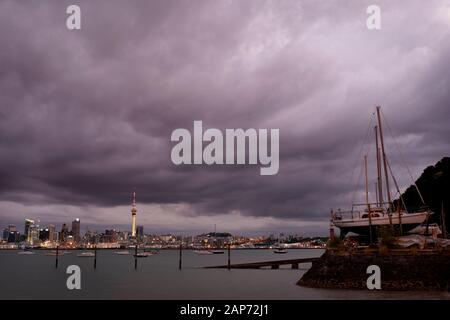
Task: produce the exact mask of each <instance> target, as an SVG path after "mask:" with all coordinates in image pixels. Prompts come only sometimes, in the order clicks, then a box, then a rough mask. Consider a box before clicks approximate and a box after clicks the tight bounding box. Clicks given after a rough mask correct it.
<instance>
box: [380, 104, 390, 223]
mask: <svg viewBox="0 0 450 320" xmlns="http://www.w3.org/2000/svg"><path fill="white" fill-rule="evenodd" d="M380 108H381V107H380V106H377V117H378V129H379V130H380V143H381V153H382V156H383V167H384V177H385V179H386V193H387V198H388V203H389V208H388V210H389V224H391V225H392V219H391V218H390V215H391V211H392V201H391V191H390V188H389V175H388V168H387V164H386V151H385V149H384V139H383V128H382V127H381V116H380Z"/></svg>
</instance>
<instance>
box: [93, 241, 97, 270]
mask: <svg viewBox="0 0 450 320" xmlns="http://www.w3.org/2000/svg"><path fill="white" fill-rule="evenodd" d="M94 269H97V246H95V247H94Z"/></svg>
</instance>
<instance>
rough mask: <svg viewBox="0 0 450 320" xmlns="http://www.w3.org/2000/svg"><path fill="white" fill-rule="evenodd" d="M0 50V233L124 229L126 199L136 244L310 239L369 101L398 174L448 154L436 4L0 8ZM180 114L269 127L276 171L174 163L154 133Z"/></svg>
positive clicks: (346, 188) (353, 151) (446, 52)
mask: <svg viewBox="0 0 450 320" xmlns="http://www.w3.org/2000/svg"><path fill="white" fill-rule="evenodd" d="M70 4H78V5H80V7H81V12H82V19H81V25H82V29H81V30H77V31H74V30H68V29H67V28H66V18H67V14H66V7H67V6H68V5H70ZM370 4H377V5H379V6H380V8H381V30H376V31H374V30H368V29H367V27H366V19H367V17H368V15H367V13H366V8H367V6H368V5H370ZM0 41H1V46H0V227H2V228H3V227H5V226H6V225H8V224H10V223H12V224H17V225H18V226H20V228H22V224H23V219H24V218H26V217H29V218H35V219H40V221H41V224H48V223H56V224H57V226H58V229H59V228H60V224H61V223H62V222H70V221H72V220H73V219H74V218H76V217H78V218H81V221H82V224H83V226H84V228H86V227H89V228H91V229H97V228H98V229H103V228H105V227H117V228H122V229H127V228H128V229H129V228H130V226H129V224H130V201H131V199H130V194H131V192H132V191H133V190H134V189H135V190H136V191H137V194H138V224H143V225H144V226H145V230H146V232H158V233H162V232H178V233H195V232H204V231H211V230H212V229H213V227H214V224H217V229H218V231H230V232H233V233H253V234H258V233H278V232H289V233H299V234H308V235H309V234H326V233H327V228H328V217H329V210H330V208H337V207H341V208H345V207H348V206H349V205H350V204H351V200H352V198H353V197H355V192H354V190H355V189H356V187H357V183H355V181H353V180H357V179H354V176H357V175H358V170H355V169H354V168H356V167H358V166H359V164H360V162H361V161H360V160H361V159H360V158H359V156H360V153H359V152H360V150H361V144H362V143H363V141H364V137H365V134H366V132H367V128H368V126H369V127H370V126H371V125H373V123H372V124H371V125H369V121H370V119H373V116H372V114H373V112H374V106H375V105H381V106H382V110H383V114H384V115H385V117H386V118H387V119H388V121H389V126H390V129H391V130H390V131H392V136H393V137H395V140H396V142H397V143H398V145H399V146H400V149H401V151H402V154H403V157H404V158H405V159H406V161H407V163H408V164H409V167H410V171H411V173H412V175H413V176H414V178H417V177H418V176H419V175H420V173H421V172H422V170H423V169H424V168H425V167H426V166H428V165H430V164H434V163H435V162H437V161H438V160H439V159H441V158H442V157H443V156H446V155H447V156H448V155H449V150H450V139H449V137H450V125H449V123H450V82H449V80H450V72H449V71H450V69H449V68H450V64H449V61H450V60H449V57H450V1H449V0H431V1H426V2H424V1H419V0H411V1H410V0H408V1H406V0H405V1H370V2H369V1H367V2H366V1H359V0H358V1H356V0H355V1H337V0H336V1H331V0H330V1H312V0H311V1H299V0H295V1H288V0H281V1H261V0H245V1H244V0H240V1H237V0H235V1H230V0H217V1H209V0H195V1H183V0H182V1H167V0H164V1H162V0H161V1H118V0H114V1H111V0H108V1H106V0H105V1H103V0H96V1H76V0H71V1H60V0H53V1H52V0H41V1H34V0H33V1H31V0H28V1H16V0H11V1H8V0H0ZM194 120H202V121H203V126H204V127H205V128H219V129H221V130H223V129H225V128H244V129H247V128H256V129H259V128H269V129H270V128H279V129H280V170H279V173H278V174H277V175H274V176H261V175H259V166H218V165H216V166H209V167H207V166H203V165H197V166H176V165H174V164H173V163H172V162H171V159H170V152H171V149H172V147H173V145H174V143H173V142H171V141H170V135H171V133H172V131H173V130H174V129H176V128H187V129H189V130H192V126H193V121H194ZM386 140H387V141H386V143H387V145H388V152H389V156H390V160H391V163H392V166H393V167H394V170H395V171H396V172H397V173H398V179H399V181H400V183H401V185H402V186H406V185H408V184H410V183H411V179H410V178H409V175H408V174H407V171H406V170H405V169H404V167H403V166H401V157H400V156H399V155H398V152H397V150H396V148H395V147H394V146H395V143H394V141H393V139H392V137H391V135H390V132H389V130H388V129H387V128H386ZM363 150H364V149H363ZM368 150H369V149H368ZM372 155H373V153H372ZM357 164H358V165H357ZM372 164H373V162H372ZM355 171H356V173H355ZM372 178H373V177H372ZM372 180H373V179H372ZM358 198H361V193H360V191H358V192H356V199H358ZM360 200H362V198H361V199H360Z"/></svg>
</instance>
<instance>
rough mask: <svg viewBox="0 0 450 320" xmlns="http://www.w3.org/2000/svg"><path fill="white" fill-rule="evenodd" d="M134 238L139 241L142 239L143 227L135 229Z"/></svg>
mask: <svg viewBox="0 0 450 320" xmlns="http://www.w3.org/2000/svg"><path fill="white" fill-rule="evenodd" d="M136 237H137V238H138V239H140V240H142V238H143V237H144V226H137V227H136Z"/></svg>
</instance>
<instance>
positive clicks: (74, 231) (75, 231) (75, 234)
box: [72, 218, 81, 242]
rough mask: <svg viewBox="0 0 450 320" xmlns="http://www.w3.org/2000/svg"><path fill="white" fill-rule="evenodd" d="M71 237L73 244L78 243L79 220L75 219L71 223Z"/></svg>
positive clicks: (79, 238)
mask: <svg viewBox="0 0 450 320" xmlns="http://www.w3.org/2000/svg"><path fill="white" fill-rule="evenodd" d="M72 236H73V239H74V240H75V242H80V240H81V237H80V219H78V218H77V219H75V220H74V221H72Z"/></svg>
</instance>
